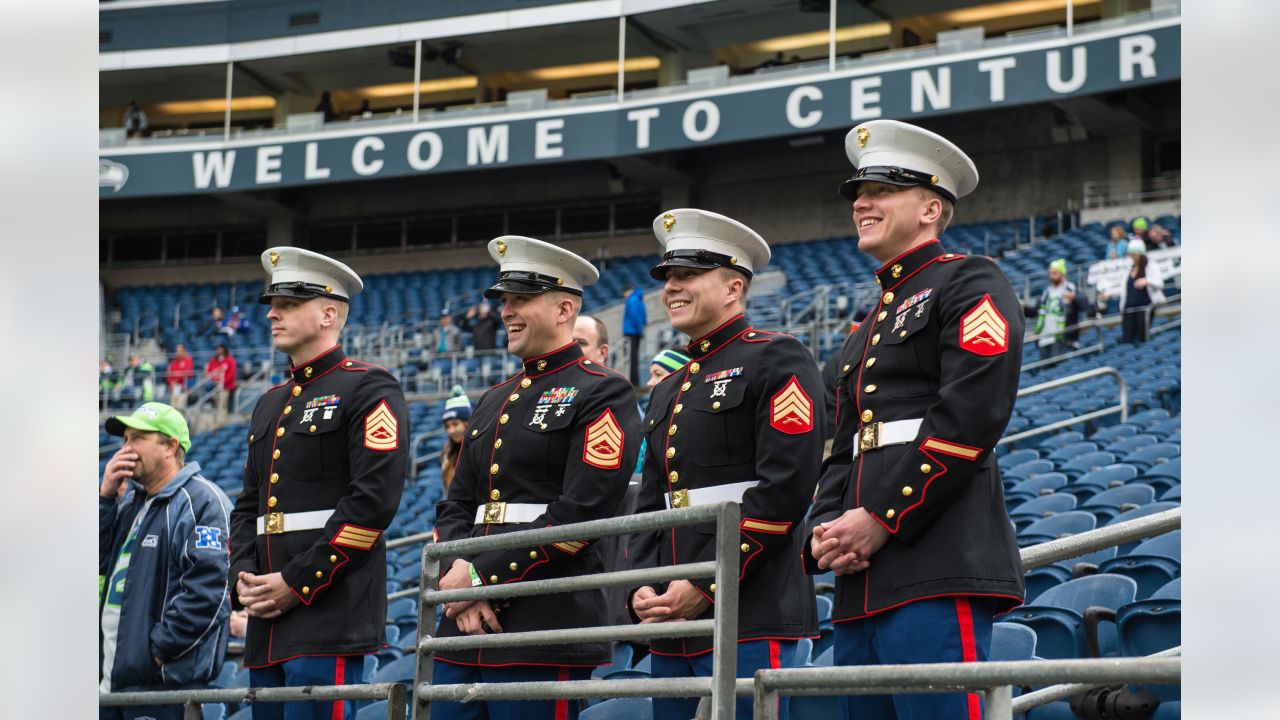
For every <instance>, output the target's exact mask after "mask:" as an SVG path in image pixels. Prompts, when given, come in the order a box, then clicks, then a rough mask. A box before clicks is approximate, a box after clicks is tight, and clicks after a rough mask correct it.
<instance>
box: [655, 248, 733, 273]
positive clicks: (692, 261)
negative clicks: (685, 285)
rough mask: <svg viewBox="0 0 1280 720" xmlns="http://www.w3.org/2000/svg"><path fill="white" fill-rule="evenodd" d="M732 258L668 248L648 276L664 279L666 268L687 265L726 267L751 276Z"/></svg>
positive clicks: (708, 252)
mask: <svg viewBox="0 0 1280 720" xmlns="http://www.w3.org/2000/svg"><path fill="white" fill-rule="evenodd" d="M732 260H733V258H731V257H729V256H728V255H722V254H720V253H716V252H711V251H710V250H691V249H685V250H668V251H667V252H666V253H665V254H663V256H662V262H660V263H658V264H657V265H654V266H653V267H652V268H650V269H649V277H651V278H653V279H654V280H666V279H667V273H666V268H669V267H687V268H695V269H697V270H710V269H712V268H718V267H726V268H729V269H730V270H737V271H738V272H740V273H742V274H743V275H746V276H747V277H748V278H750V277H751V271H749V270H747V269H746V268H744V267H742V266H740V265H735V264H733V262H732Z"/></svg>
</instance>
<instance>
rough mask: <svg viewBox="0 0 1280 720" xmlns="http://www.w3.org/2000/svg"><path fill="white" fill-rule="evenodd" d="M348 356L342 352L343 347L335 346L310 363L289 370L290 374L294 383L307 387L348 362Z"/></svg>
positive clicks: (300, 364)
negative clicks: (345, 361)
mask: <svg viewBox="0 0 1280 720" xmlns="http://www.w3.org/2000/svg"><path fill="white" fill-rule="evenodd" d="M346 359H347V356H346V354H345V353H343V352H342V346H341V345H334V346H333V347H331V348H329V349H328V350H325V351H324V352H322V353H320V354H319V355H317V356H316V357H314V358H312V359H311V360H310V361H309V362H304V363H299V364H298V365H295V366H294V367H291V368H289V373H290V374H291V375H293V381H294V382H296V383H298V384H299V385H306V384H307V383H309V382H311V381H312V380H315V379H316V378H318V377H320V376H321V375H324V374H325V373H327V372H329V371H331V370H333V369H334V368H336V367H338V365H339V364H341V363H342V361H343V360H346Z"/></svg>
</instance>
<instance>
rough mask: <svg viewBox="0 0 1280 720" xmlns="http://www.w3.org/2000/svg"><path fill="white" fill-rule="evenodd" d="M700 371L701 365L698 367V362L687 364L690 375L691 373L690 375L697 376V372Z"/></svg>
mask: <svg viewBox="0 0 1280 720" xmlns="http://www.w3.org/2000/svg"><path fill="white" fill-rule="evenodd" d="M701 369H702V366H701V365H699V364H698V362H697V361H696V360H695V361H694V362H691V363H689V372H690V373H692V374H694V375H696V374H698V371H699V370H701Z"/></svg>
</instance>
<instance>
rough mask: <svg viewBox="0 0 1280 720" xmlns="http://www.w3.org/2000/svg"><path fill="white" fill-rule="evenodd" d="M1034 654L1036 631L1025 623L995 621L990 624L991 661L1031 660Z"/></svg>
mask: <svg viewBox="0 0 1280 720" xmlns="http://www.w3.org/2000/svg"><path fill="white" fill-rule="evenodd" d="M1035 656H1036V631H1035V630H1032V629H1031V628H1029V627H1027V626H1026V625H1019V624H1018V623H1011V622H997V623H993V624H992V625H991V653H990V655H989V656H988V659H989V660H991V661H993V662H1004V661H1013V660H1031V659H1034V658H1035Z"/></svg>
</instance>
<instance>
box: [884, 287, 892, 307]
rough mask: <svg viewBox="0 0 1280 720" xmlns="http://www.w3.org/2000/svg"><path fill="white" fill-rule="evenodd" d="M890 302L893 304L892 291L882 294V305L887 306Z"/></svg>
mask: <svg viewBox="0 0 1280 720" xmlns="http://www.w3.org/2000/svg"><path fill="white" fill-rule="evenodd" d="M891 302H893V291H892V290H890V291H889V292H887V293H885V294H884V304H885V305H888V304H889V303H891Z"/></svg>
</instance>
